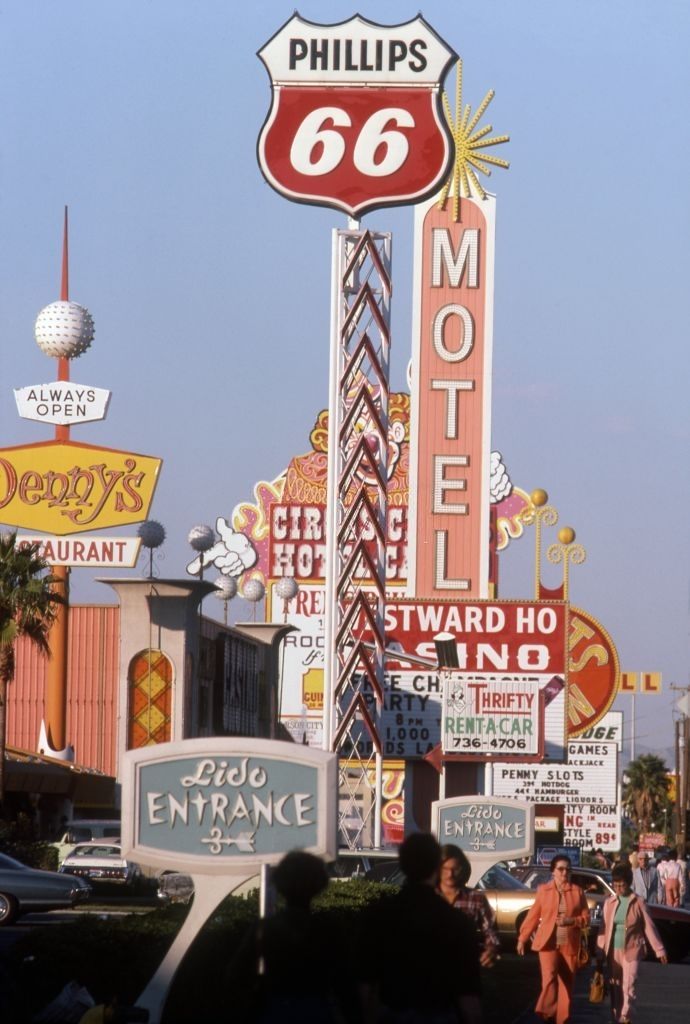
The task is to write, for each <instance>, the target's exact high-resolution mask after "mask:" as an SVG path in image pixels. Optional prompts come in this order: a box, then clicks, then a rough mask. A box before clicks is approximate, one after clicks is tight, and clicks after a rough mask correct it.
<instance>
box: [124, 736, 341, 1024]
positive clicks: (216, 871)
mask: <svg viewBox="0 0 690 1024" xmlns="http://www.w3.org/2000/svg"><path fill="white" fill-rule="evenodd" d="M336 784H337V758H336V756H335V754H330V753H326V752H325V751H321V750H309V749H308V748H306V747H299V746H296V745H295V744H294V743H281V742H278V741H275V740H258V739H245V738H237V737H233V738H232V739H214V738H212V737H211V738H207V739H198V740H182V741H180V742H177V743H161V744H159V745H157V746H154V747H146V748H145V749H143V750H129V751H127V752H126V753H125V755H124V757H123V765H122V852H123V854H124V856H126V857H131V858H132V859H133V860H136V861H138V862H139V863H142V864H148V865H151V866H153V867H158V868H162V869H165V868H168V869H174V870H178V871H187V872H189V873H190V874H191V876H192V879H193V881H194V902H193V903H192V906H191V908H190V911H189V913H188V915H187V917H186V918H185V921H184V924H183V925H182V928H181V929H180V931H179V932H178V934H177V936H176V938H175V941H174V942H173V944H172V946H171V947H170V949H169V950H168V952H167V954H166V955H165V957H164V959H163V962H162V963H161V965H160V967H159V968H158V970H157V971H156V973H155V974H154V976H153V978H152V979H151V981H150V982H149V984H148V985H147V987H146V989H145V990H144V992H143V993H142V995H141V996H140V998H139V999H138V1000H137V1003H138V1005H140V1006H143V1007H145V1008H146V1009H147V1010H148V1011H149V1022H150V1024H158V1022H159V1021H160V1018H161V1014H162V1012H163V1007H164V1005H165V1000H166V997H167V994H168V990H169V988H170V985H171V984H172V980H173V978H174V976H175V972H176V971H177V968H178V967H179V965H180V963H181V961H182V958H183V956H184V954H185V953H186V952H187V950H188V949H189V947H190V945H191V944H192V942H193V941H194V939H195V938H196V936H197V934H198V933H199V931H200V929H201V928H202V926H203V924H204V922H205V921H206V920H207V919H208V917H209V916H210V914H212V913H213V911H214V910H215V908H216V907H217V906H218V904H219V903H220V901H221V900H222V899H224V898H225V896H227V895H228V894H229V893H231V892H232V891H233V890H234V889H236V888H237V886H238V885H241V883H242V882H243V881H245V880H246V879H248V878H251V877H252V875H255V874H256V873H257V871H258V870H259V869H260V867H261V865H263V864H277V863H278V861H279V860H281V858H282V857H283V855H284V854H285V853H287V852H288V851H289V850H292V849H303V850H306V851H307V852H309V853H314V854H321V855H324V856H326V857H328V858H330V859H334V858H335V854H336V799H335V798H336Z"/></svg>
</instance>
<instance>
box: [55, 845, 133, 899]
mask: <svg viewBox="0 0 690 1024" xmlns="http://www.w3.org/2000/svg"><path fill="white" fill-rule="evenodd" d="M60 872H61V874H64V875H77V876H78V877H79V878H86V879H88V880H89V881H90V882H92V883H97V884H101V883H102V884H103V885H108V886H111V885H112V886H126V887H127V888H133V887H134V886H135V885H137V884H138V882H139V881H140V879H141V868H140V867H139V865H138V864H135V863H134V862H133V861H129V860H125V858H124V857H123V856H122V847H121V846H120V844H119V843H113V842H108V841H104V840H102V839H93V840H92V841H91V842H90V843H77V845H76V846H75V847H74V848H73V849H72V850H70V852H69V853H68V854H67V856H66V857H65V859H64V860H63V862H62V864H61V866H60Z"/></svg>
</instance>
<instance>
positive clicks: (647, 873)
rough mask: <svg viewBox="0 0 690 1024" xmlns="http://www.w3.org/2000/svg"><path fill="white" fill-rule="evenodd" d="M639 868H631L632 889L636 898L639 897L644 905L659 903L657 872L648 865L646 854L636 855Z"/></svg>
mask: <svg viewBox="0 0 690 1024" xmlns="http://www.w3.org/2000/svg"><path fill="white" fill-rule="evenodd" d="M638 860H639V866H638V867H636V868H633V873H632V889H633V892H634V893H635V895H636V896H639V897H640V899H641V900H644V901H645V903H658V902H659V887H660V885H661V882H660V880H659V872H658V871H657V869H656V868H655V867H654V865H653V864H650V863H649V856H648V854H646V853H644V852H641V853H640V854H639V855H638Z"/></svg>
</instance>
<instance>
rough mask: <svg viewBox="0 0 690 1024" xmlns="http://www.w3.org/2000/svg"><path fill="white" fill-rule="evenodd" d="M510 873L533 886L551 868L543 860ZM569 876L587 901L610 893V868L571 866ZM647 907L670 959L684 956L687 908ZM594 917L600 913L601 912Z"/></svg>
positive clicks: (689, 941)
mask: <svg viewBox="0 0 690 1024" xmlns="http://www.w3.org/2000/svg"><path fill="white" fill-rule="evenodd" d="M511 874H514V875H515V876H516V878H519V879H520V880H521V881H523V882H525V884H526V885H529V887H530V888H532V889H536V888H537V886H538V885H541V884H542V883H543V882H548V881H549V880H550V878H551V872H550V870H549V869H548V867H546V866H544V865H542V864H523V865H520V866H519V867H515V868H511ZM570 877H571V879H572V881H573V882H574V883H575V885H579V886H580V888H581V889H583V890H584V892H585V893H586V894H587V900H588V902H589V901H590V900H591V899H595V900H597V902H599V903H603V902H604V900H605V899H607V898H608V897H609V896H612V895H613V887H612V885H611V872H610V871H604V870H601V871H600V870H599V869H598V868H573V870H572V872H571V876H570ZM647 910H648V911H649V913H650V916H651V918H652V920H653V921H654V924H655V925H656V928H657V931H658V932H659V935H660V936H661V941H662V942H663V944H664V946H665V947H666V952H667V953H668V958H669V960H672V961H673V962H674V963H676V962H678V961H679V960H683V959H684V957H686V956H687V955H688V953H690V910H684V909H683V908H681V907H666V906H663V905H662V904H659V903H648V904H647ZM597 917H600V912H599V914H598V915H597Z"/></svg>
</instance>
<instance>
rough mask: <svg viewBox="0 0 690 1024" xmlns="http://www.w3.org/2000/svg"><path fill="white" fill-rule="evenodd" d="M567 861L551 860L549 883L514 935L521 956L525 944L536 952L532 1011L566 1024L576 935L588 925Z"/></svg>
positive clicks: (577, 946)
mask: <svg viewBox="0 0 690 1024" xmlns="http://www.w3.org/2000/svg"><path fill="white" fill-rule="evenodd" d="M570 871H571V864H570V858H569V857H566V856H564V855H563V854H557V855H556V856H555V857H554V858H553V860H552V861H551V881H550V882H546V884H545V885H540V886H539V888H538V889H537V898H536V899H535V901H534V903H533V904H532V906H531V907H530V909H529V910H528V911H527V914H526V916H525V919H524V921H523V923H522V926H521V928H520V932H519V935H518V943H517V951H518V953H519V955H520V956H524V954H525V950H526V948H527V941H528V940H529V938H530V936H532V935H534V937H533V938H532V949H533V950H534V951H535V952H537V953H539V968H540V970H541V992H540V993H539V999H538V1000H537V1005H536V1007H535V1010H536V1012H537V1014H538V1016H540V1017H541V1018H542V1019H543V1020H545V1021H555V1024H566V1021H567V1020H568V1019H569V1017H570V1005H571V1001H572V994H573V983H574V981H575V971H576V970H577V958H578V953H579V949H580V936H581V931H582V929H583V928H586V927H587V926H588V925H589V907H588V906H587V900H586V898H585V894H584V892H583V891H582V889H581V888H580V887H579V885H574V884H573V883H572V882H571V881H570Z"/></svg>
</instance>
